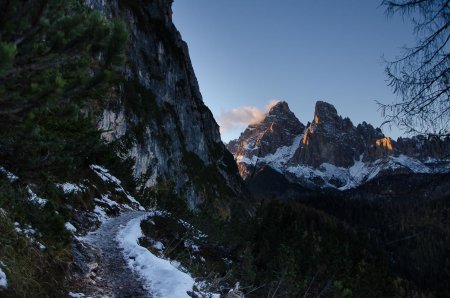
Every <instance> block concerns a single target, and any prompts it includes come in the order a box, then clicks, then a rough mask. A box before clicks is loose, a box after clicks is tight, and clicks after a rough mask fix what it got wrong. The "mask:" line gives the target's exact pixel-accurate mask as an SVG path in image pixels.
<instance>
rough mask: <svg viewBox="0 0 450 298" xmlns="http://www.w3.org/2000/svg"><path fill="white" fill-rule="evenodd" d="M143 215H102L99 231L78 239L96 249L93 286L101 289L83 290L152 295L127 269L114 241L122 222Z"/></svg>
mask: <svg viewBox="0 0 450 298" xmlns="http://www.w3.org/2000/svg"><path fill="white" fill-rule="evenodd" d="M143 215H145V212H142V211H130V212H125V213H122V214H120V215H119V216H117V217H111V218H105V219H104V222H103V223H102V225H101V226H100V228H99V229H98V230H96V231H94V232H90V233H88V234H87V235H86V236H84V237H78V238H77V239H78V240H80V241H81V242H82V243H85V244H87V245H89V246H90V247H92V248H93V249H94V250H95V251H96V252H97V253H96V255H97V257H96V263H97V265H98V266H96V267H97V268H98V270H96V272H95V274H96V285H97V286H98V288H99V289H101V292H100V293H99V292H98V291H97V289H94V293H85V294H86V296H94V297H105V296H107V297H111V298H113V297H117V298H122V297H152V295H151V293H149V292H148V291H147V290H146V289H144V284H143V283H142V282H141V279H140V278H139V276H138V275H137V274H135V273H134V272H133V271H132V270H130V268H128V266H127V263H126V262H125V260H124V257H123V254H122V250H121V248H120V247H119V245H118V243H117V241H116V237H117V234H118V232H119V231H120V229H121V228H122V227H123V226H124V225H126V224H127V223H128V222H129V221H130V220H133V219H135V218H141V217H142V216H143Z"/></svg>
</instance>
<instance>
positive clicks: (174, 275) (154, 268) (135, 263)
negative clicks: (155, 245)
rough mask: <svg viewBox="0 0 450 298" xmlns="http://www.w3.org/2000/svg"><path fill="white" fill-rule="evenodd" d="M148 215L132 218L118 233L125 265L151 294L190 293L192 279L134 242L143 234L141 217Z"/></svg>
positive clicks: (155, 295) (179, 294)
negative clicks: (139, 278) (140, 279)
mask: <svg viewBox="0 0 450 298" xmlns="http://www.w3.org/2000/svg"><path fill="white" fill-rule="evenodd" d="M148 215H150V214H146V215H143V216H140V217H138V218H135V219H132V220H131V221H129V222H128V224H127V225H126V226H125V227H124V228H123V229H122V230H121V231H120V232H119V233H118V235H117V238H116V240H117V242H118V243H119V246H120V247H121V248H123V254H124V259H125V261H126V262H127V264H128V266H129V267H130V268H131V269H132V270H133V271H135V272H137V273H138V274H139V275H140V276H141V277H142V278H143V281H144V283H145V285H146V288H147V289H148V290H149V291H151V293H152V294H153V297H180V298H181V297H186V298H188V297H190V296H189V295H188V294H187V292H188V291H192V287H193V285H194V279H193V278H192V277H190V276H189V275H188V274H186V273H184V272H181V271H180V270H178V269H177V268H176V267H175V266H173V265H172V264H171V263H170V261H168V260H164V259H161V258H158V257H156V256H155V255H153V254H152V253H150V252H149V251H148V250H147V249H145V248H144V247H142V246H140V245H139V244H138V241H139V238H141V237H142V236H143V233H142V230H141V221H142V220H144V219H145V218H146V217H147V216H148Z"/></svg>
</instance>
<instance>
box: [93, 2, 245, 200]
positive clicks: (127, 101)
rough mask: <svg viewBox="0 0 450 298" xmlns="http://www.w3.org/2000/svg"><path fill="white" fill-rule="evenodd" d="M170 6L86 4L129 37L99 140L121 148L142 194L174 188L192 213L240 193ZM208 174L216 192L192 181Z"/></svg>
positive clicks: (237, 179) (208, 186) (134, 3)
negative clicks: (118, 23) (159, 187)
mask: <svg viewBox="0 0 450 298" xmlns="http://www.w3.org/2000/svg"><path fill="white" fill-rule="evenodd" d="M172 2H173V1H172V0H152V1H144V0H133V1H125V0H101V1H100V0H88V1H87V4H88V5H89V6H91V7H92V8H94V9H97V10H99V11H101V12H102V13H103V14H104V15H106V16H107V17H112V18H120V19H121V20H123V21H124V22H125V23H126V25H127V27H128V29H129V35H130V37H129V47H128V53H127V63H126V69H125V72H124V75H123V80H122V82H121V83H120V84H118V86H117V87H116V88H115V90H112V99H111V100H110V101H109V103H108V105H107V106H106V107H105V108H104V111H103V112H102V113H101V117H100V119H99V122H98V124H99V128H100V129H101V130H102V131H103V134H102V135H103V137H104V139H105V140H107V141H108V142H117V143H119V144H120V146H121V147H122V148H123V153H122V156H123V157H124V158H127V157H128V158H131V159H132V160H133V162H134V176H135V178H136V179H137V181H138V182H139V188H140V189H144V188H152V187H157V184H158V183H159V184H166V185H173V187H174V189H175V191H177V192H178V194H180V195H181V196H182V197H184V198H186V200H187V203H188V206H189V207H190V208H191V209H195V208H196V207H197V206H198V205H199V204H201V203H203V202H204V201H205V200H207V198H208V197H210V198H212V197H214V198H217V199H218V200H219V199H220V198H221V197H222V195H223V193H224V191H223V189H227V191H226V193H227V196H228V197H234V198H237V197H240V196H241V195H242V193H243V185H242V180H241V178H240V177H239V175H238V172H237V168H236V165H235V164H234V162H233V158H232V156H231V155H230V153H229V152H228V151H227V150H226V148H225V146H224V145H223V143H222V141H221V139H220V133H219V126H218V125H217V123H216V121H215V120H214V118H213V115H212V113H211V112H210V110H209V109H208V108H207V107H206V106H205V104H204V102H203V99H202V95H201V94H200V90H199V86H198V83H197V79H196V77H195V74H194V70H193V68H192V64H191V60H190V58H189V52H188V47H187V45H186V43H185V42H184V41H183V40H182V38H181V35H180V33H179V32H178V30H177V29H176V28H175V26H174V24H173V22H172ZM205 168H207V169H208V171H209V173H213V174H214V175H212V176H214V179H215V180H214V181H216V180H217V181H219V180H220V184H221V185H220V186H218V185H217V182H212V180H211V181H209V182H208V181H207V180H208V179H205V181H199V180H198V179H197V180H196V179H194V178H195V177H194V176H195V175H202V174H201V173H199V171H202V170H203V169H205ZM195 172H197V173H195ZM209 176H211V175H209ZM207 182H208V183H207ZM206 184H208V185H206ZM224 201H226V200H224ZM224 204H225V203H224Z"/></svg>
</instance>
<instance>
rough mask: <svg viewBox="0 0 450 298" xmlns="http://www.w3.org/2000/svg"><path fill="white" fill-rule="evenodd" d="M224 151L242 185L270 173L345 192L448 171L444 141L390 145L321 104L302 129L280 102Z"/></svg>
mask: <svg viewBox="0 0 450 298" xmlns="http://www.w3.org/2000/svg"><path fill="white" fill-rule="evenodd" d="M228 149H229V150H230V151H231V152H232V153H233V155H234V156H235V159H236V161H237V164H238V168H239V172H240V174H241V176H242V177H243V178H244V179H245V180H247V182H249V181H250V180H252V179H254V178H255V177H259V176H261V175H262V172H267V171H268V170H275V171H277V172H278V173H281V174H282V175H283V176H284V178H285V179H287V182H289V183H296V184H299V185H301V186H303V187H307V188H308V189H338V190H347V189H353V188H355V187H358V186H360V185H362V184H364V183H366V182H368V181H370V180H373V179H375V178H378V177H381V176H386V175H395V174H416V173H421V174H436V173H444V172H449V171H450V162H449V156H450V140H449V139H445V140H440V139H433V138H426V137H424V136H415V137H412V138H399V139H398V140H397V141H394V140H393V139H391V138H390V137H386V136H385V135H384V134H383V132H382V131H381V129H380V128H374V127H373V126H372V125H371V124H368V123H366V122H363V123H361V124H358V125H357V126H355V125H354V124H353V123H352V121H351V120H350V119H349V118H342V117H341V116H339V115H338V113H337V110H336V108H335V107H334V106H333V105H331V104H329V103H326V102H323V101H318V102H317V103H316V106H315V111H314V118H313V121H312V122H308V123H307V124H306V126H305V125H303V124H302V123H301V122H300V121H299V120H298V119H297V118H296V117H295V115H294V114H293V113H292V111H290V109H289V106H288V104H287V103H286V102H283V101H282V102H279V103H277V104H276V105H275V106H273V107H272V109H271V110H270V111H269V112H268V114H267V116H266V117H265V118H264V119H263V120H262V121H261V122H260V123H258V124H252V125H250V126H249V127H248V128H247V129H246V130H245V131H244V132H243V133H242V134H241V135H240V137H239V138H238V139H237V140H233V141H231V142H230V143H229V144H228ZM271 176H273V175H271Z"/></svg>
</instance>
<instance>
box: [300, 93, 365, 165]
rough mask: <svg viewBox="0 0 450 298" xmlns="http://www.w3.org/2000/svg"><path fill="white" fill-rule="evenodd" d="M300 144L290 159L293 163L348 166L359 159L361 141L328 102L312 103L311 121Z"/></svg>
mask: <svg viewBox="0 0 450 298" xmlns="http://www.w3.org/2000/svg"><path fill="white" fill-rule="evenodd" d="M302 145H303V146H301V147H299V149H298V150H297V152H296V154H295V155H294V158H293V160H292V162H293V163H295V164H305V165H310V166H313V167H318V166H320V165H321V164H322V163H330V164H333V165H335V166H338V167H348V166H351V165H352V164H353V161H354V160H355V159H356V158H358V157H359V155H360V154H361V151H362V150H363V148H364V140H363V138H362V137H361V135H360V134H359V133H358V131H357V129H356V128H355V127H354V126H353V123H352V122H351V121H350V119H348V118H344V119H343V118H342V117H340V116H338V114H337V111H336V109H335V107H334V106H333V105H331V104H329V103H326V102H323V101H318V102H317V103H316V107H315V112H314V120H313V122H312V123H308V125H307V127H306V131H305V133H304V135H303V140H302Z"/></svg>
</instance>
